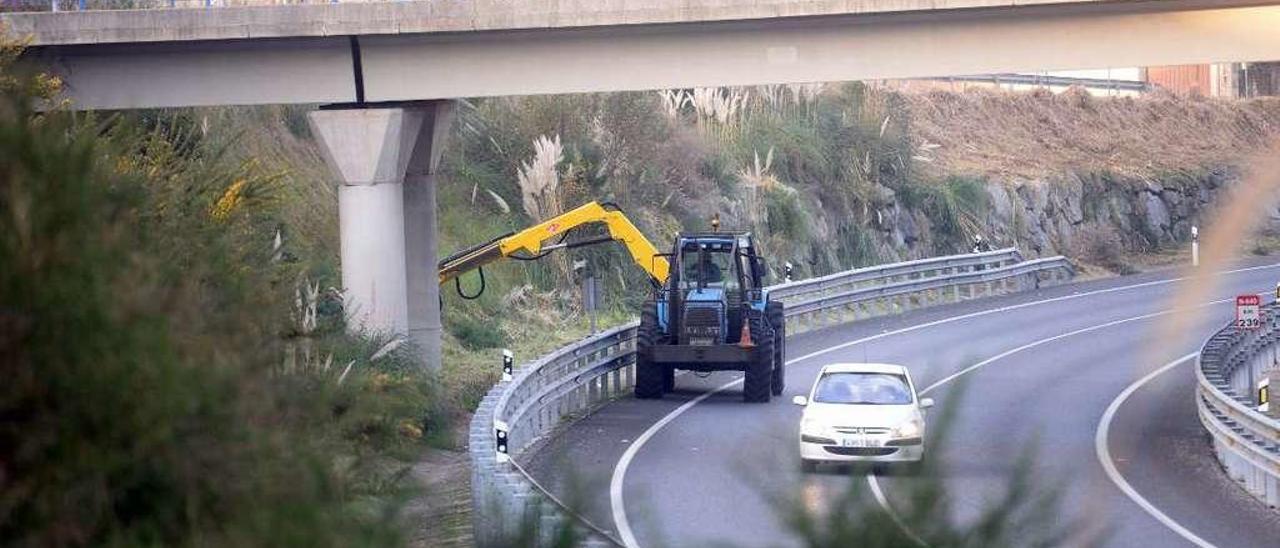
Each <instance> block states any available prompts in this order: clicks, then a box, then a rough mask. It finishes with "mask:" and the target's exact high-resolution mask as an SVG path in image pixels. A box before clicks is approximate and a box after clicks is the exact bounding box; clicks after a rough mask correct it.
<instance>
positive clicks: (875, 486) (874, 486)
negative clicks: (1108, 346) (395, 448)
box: [866, 299, 1234, 536]
mask: <svg viewBox="0 0 1280 548" xmlns="http://www.w3.org/2000/svg"><path fill="white" fill-rule="evenodd" d="M1233 300H1234V299H1221V300H1217V301H1210V302H1207V303H1204V304H1201V305H1197V306H1196V307H1195V308H1204V307H1208V306H1213V305H1215V304H1223V303H1228V302H1231V301H1233ZM1173 312H1175V311H1174V310H1162V311H1160V312H1153V313H1151V314H1143V315H1141V316H1133V317H1130V318H1124V319H1120V320H1114V321H1110V322H1106V323H1101V324H1098V325H1093V326H1089V327H1085V328H1081V329H1076V330H1074V331H1068V332H1066V333H1061V334H1058V335H1054V336H1052V337H1046V338H1043V339H1040V340H1038V341H1033V342H1030V343H1027V344H1024V345H1022V346H1019V347H1017V348H1013V349H1010V350H1006V351H1004V352H1001V353H999V354H996V355H995V356H992V357H990V358H987V359H985V360H982V361H980V362H978V363H975V364H973V365H971V366H969V367H966V368H964V369H961V370H959V371H957V372H955V373H952V374H950V375H948V376H946V377H943V378H942V379H941V380H939V381H937V382H935V383H933V384H931V385H929V386H927V387H925V389H924V390H921V391H920V395H921V396H924V395H926V394H928V393H929V392H932V391H934V390H936V389H938V388H941V387H942V385H944V384H947V383H949V382H951V381H953V380H956V379H958V378H960V377H962V376H964V375H967V374H969V373H972V372H974V371H977V370H978V369H981V368H983V367H985V366H987V365H989V364H991V363H994V362H996V361H999V360H1001V359H1004V358H1007V357H1009V356H1012V355H1014V354H1017V353H1019V352H1022V351H1024V350H1029V349H1031V348H1035V347H1037V346H1040V345H1043V344H1048V343H1051V342H1054V341H1058V340H1062V339H1065V338H1068V337H1074V336H1076V335H1082V334H1084V333H1088V332H1090V331H1097V330H1099V329H1106V328H1109V327H1115V326H1117V325H1121V324H1125V323H1129V322H1136V321H1142V320H1149V319H1151V318H1155V317H1159V316H1165V315H1168V314H1172V313H1173ZM1184 359H1185V358H1184ZM1165 369H1168V367H1167V366H1166V367H1165ZM1161 371H1163V369H1162V370H1160V371H1157V372H1156V373H1153V374H1151V375H1148V376H1147V377H1145V378H1143V379H1142V380H1140V381H1138V383H1136V384H1137V385H1140V384H1141V383H1143V382H1146V381H1147V380H1149V379H1150V378H1151V377H1154V376H1155V375H1156V374H1158V373H1160V372H1161ZM1135 386H1136V385H1135ZM1130 388H1133V386H1131V387H1130ZM1121 396H1122V397H1128V395H1127V394H1121ZM1112 405H1113V406H1114V407H1119V406H1118V405H1116V404H1114V403H1113V404H1112ZM1108 411H1113V410H1112V409H1108ZM1103 417H1104V419H1105V418H1106V415H1103ZM1108 420H1109V419H1108ZM1104 467H1105V465H1104ZM866 478H867V484H868V485H870V486H871V491H872V493H873V494H875V495H876V497H875V498H876V501H877V502H879V503H880V506H881V507H882V508H884V509H885V511H887V512H889V514H890V515H893V516H894V521H897V513H896V512H895V511H894V510H893V507H892V506H890V505H889V499H888V498H887V497H885V496H884V495H883V492H882V491H881V489H880V482H879V481H878V480H877V479H876V476H875V474H867V476H866ZM1112 481H1115V478H1112ZM1120 481H1124V480H1123V479H1120ZM1117 485H1119V483H1117ZM1126 485H1127V484H1126ZM1121 489H1122V490H1123V489H1124V488H1123V487H1121ZM1128 493H1129V492H1128V491H1126V494H1128ZM1133 497H1138V498H1137V499H1134V501H1135V502H1138V500H1139V499H1141V498H1142V497H1141V496H1139V495H1138V494H1137V493H1136V492H1133V493H1132V494H1130V498H1133ZM1145 502H1146V501H1145V500H1143V501H1142V502H1138V505H1139V506H1143V504H1144V503H1145ZM1143 509H1144V510H1147V512H1148V513H1150V512H1155V513H1154V514H1152V515H1153V516H1156V519H1160V516H1163V515H1164V514H1160V512H1159V510H1156V509H1155V508H1154V507H1151V506H1150V505H1147V506H1143ZM1157 514H1159V515H1157ZM1161 522H1162V523H1164V524H1165V525H1168V526H1169V527H1170V528H1171V529H1173V530H1174V532H1177V533H1178V534H1182V532H1181V531H1179V529H1181V527H1179V526H1178V525H1177V524H1176V523H1173V522H1172V521H1169V522H1164V520H1161ZM897 523H898V524H899V525H902V523H901V522H900V521H897ZM903 531H906V532H907V533H908V534H912V535H913V536H914V534H913V533H912V532H911V531H910V530H907V529H906V527H903ZM1183 531H1185V529H1183ZM1188 534H1190V533H1188ZM1184 536H1185V535H1184Z"/></svg>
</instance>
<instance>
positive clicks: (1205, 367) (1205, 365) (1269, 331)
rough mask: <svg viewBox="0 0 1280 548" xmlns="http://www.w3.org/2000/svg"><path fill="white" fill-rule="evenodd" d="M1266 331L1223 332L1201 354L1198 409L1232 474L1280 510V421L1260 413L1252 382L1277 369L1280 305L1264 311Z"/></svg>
mask: <svg viewBox="0 0 1280 548" xmlns="http://www.w3.org/2000/svg"><path fill="white" fill-rule="evenodd" d="M1263 314H1265V317H1266V318H1267V319H1266V320H1265V322H1264V324H1263V328H1262V329H1258V330H1249V331H1246V330H1240V329H1236V328H1235V327H1234V325H1228V326H1227V327H1225V328H1223V329H1221V330H1219V331H1218V332H1217V333H1215V334H1214V335H1213V336H1212V337H1210V338H1209V340H1208V341H1206V342H1205V344H1204V346H1203V347H1202V348H1201V349H1200V355H1199V358H1198V359H1197V364H1196V380H1197V383H1196V409H1197V410H1198V413H1199V416H1200V422H1201V424H1203V425H1204V427H1205V429H1206V430H1208V432H1209V434H1210V436H1211V437H1212V438H1213V446H1214V453H1215V454H1216V455H1217V457H1218V461H1219V462H1221V463H1222V466H1223V468H1225V469H1226V471H1227V475H1228V476H1230V477H1231V478H1232V479H1233V480H1235V481H1236V482H1238V483H1239V484H1240V485H1241V486H1242V487H1244V489H1245V490H1246V491H1248V492H1249V493H1250V494H1252V495H1253V496H1255V497H1257V498H1258V499H1260V500H1262V501H1263V502H1265V503H1267V504H1268V505H1269V506H1271V507H1277V506H1280V420H1277V419H1275V418H1272V417H1268V416H1266V415H1264V414H1262V413H1260V412H1258V411H1257V410H1256V409H1255V407H1254V406H1255V405H1257V402H1255V401H1253V383H1254V382H1255V381H1256V380H1257V379H1258V378H1259V376H1260V375H1261V373H1262V372H1263V371H1265V370H1267V369H1271V368H1273V367H1275V364H1276V359H1277V355H1276V353H1277V350H1278V346H1280V345H1277V342H1278V341H1280V318H1278V317H1277V314H1280V306H1277V304H1276V303H1271V304H1269V305H1266V306H1264V307H1263Z"/></svg>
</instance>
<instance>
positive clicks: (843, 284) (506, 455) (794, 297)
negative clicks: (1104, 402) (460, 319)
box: [470, 249, 1074, 546]
mask: <svg viewBox="0 0 1280 548" xmlns="http://www.w3.org/2000/svg"><path fill="white" fill-rule="evenodd" d="M1073 275H1074V270H1073V269H1072V266H1071V264H1070V263H1069V262H1068V261H1067V260H1066V259H1064V258H1062V257H1053V258H1048V259H1038V260H1034V261H1022V260H1021V256H1020V255H1019V254H1018V252H1017V251H1016V250H1013V249H1004V250H999V251H992V252H987V253H978V254H971V255H955V256H949V257H938V258H933V259H924V260H919V261H908V262H903V263H895V264H890V265H883V266H876V267H870V268H862V269H855V270H849V271H845V272H840V273H837V274H833V275H830V276H823V277H820V278H813V279H810V280H803V281H797V282H791V283H787V284H781V285H777V286H773V287H771V288H770V289H769V291H770V294H771V295H772V296H774V297H775V298H778V299H780V300H783V302H785V303H786V317H787V327H788V332H789V333H795V332H797V331H800V330H803V329H813V328H817V327H821V326H823V325H833V324H835V323H839V322H845V321H850V320H855V319H862V318H867V317H872V316H880V315H886V314H896V313H899V312H902V311H905V310H910V309H913V308H919V307H924V306H931V305H936V304H942V303H953V302H959V301H964V300H968V299H972V298H979V297H984V296H990V295H999V294H1005V293H1011V292H1016V291H1023V290H1027V289H1033V288H1036V287H1040V286H1041V284H1044V283H1055V282H1060V281H1063V280H1066V279H1069V278H1070V277H1071V276H1073ZM636 327H637V324H636V323H634V322H633V323H630V324H627V325H623V326H619V327H615V328H613V329H610V330H607V331H605V332H603V333H599V334H596V335H593V336H591V337H588V338H586V339H583V340H581V341H578V342H575V343H573V344H570V345H568V346H565V347H563V348H560V349H558V350H556V351H554V352H552V353H550V354H548V355H546V356H543V357H541V358H538V359H536V360H534V361H532V362H529V363H528V364H526V365H525V366H523V367H521V368H520V369H519V370H517V371H516V372H515V374H514V375H513V376H512V378H511V379H510V380H505V381H502V382H500V383H498V384H497V385H495V386H494V387H493V389H491V390H490V391H489V393H488V394H487V395H486V396H485V398H484V399H483V400H482V402H481V403H480V406H479V408H478V409H477V410H476V413H475V415H474V417H473V418H472V421H471V431H470V457H471V464H472V471H471V482H472V483H471V490H472V496H473V498H472V510H473V512H472V520H473V524H474V529H475V538H476V541H477V543H478V544H480V545H482V546H501V545H504V544H505V543H506V542H508V541H509V540H510V539H511V538H514V536H515V535H518V534H520V533H521V532H522V531H524V532H528V531H529V530H531V529H536V530H537V531H538V533H537V534H539V535H541V536H543V538H544V540H548V541H549V540H550V535H551V534H553V533H554V532H555V531H556V530H557V529H558V528H559V527H562V526H564V525H565V524H568V526H571V527H575V528H577V529H578V531H579V532H580V533H581V534H582V535H584V536H585V537H586V538H587V539H588V545H596V546H609V545H620V542H619V541H618V540H617V539H616V538H613V537H612V536H611V535H610V533H609V532H608V531H606V530H604V529H603V528H601V527H598V526H596V525H595V524H591V523H589V522H588V521H587V520H585V519H583V518H582V517H581V516H579V515H577V514H575V513H573V511H572V509H570V508H568V507H567V506H566V505H564V504H563V503H562V502H561V501H559V500H558V499H556V497H555V496H554V495H553V494H552V493H550V492H549V491H547V490H545V489H543V488H542V486H540V485H538V484H537V482H536V480H534V479H533V478H532V476H530V475H529V474H527V473H526V472H525V471H524V469H523V468H522V467H521V466H520V461H523V460H526V459H527V457H528V456H529V455H532V454H533V453H534V452H536V451H537V449H538V447H539V446H540V444H539V442H540V441H543V440H546V439H549V438H550V437H551V436H552V435H553V434H554V432H555V430H556V428H557V427H559V426H561V425H563V424H565V423H566V422H567V421H569V420H572V419H575V418H580V417H583V416H586V415H587V414H589V413H591V412H592V411H594V410H595V409H597V408H599V407H600V406H602V405H604V404H606V403H608V402H609V401H611V400H613V399H615V398H618V397H622V396H626V395H629V394H630V393H631V389H632V387H633V385H634V382H635V354H634V352H635V335H636Z"/></svg>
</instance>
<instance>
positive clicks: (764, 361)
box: [742, 314, 773, 403]
mask: <svg viewBox="0 0 1280 548" xmlns="http://www.w3.org/2000/svg"><path fill="white" fill-rule="evenodd" d="M750 321H751V327H750V329H751V341H752V342H754V343H755V344H756V349H755V352H753V353H752V356H751V361H749V362H747V364H746V374H745V375H744V376H743V377H744V378H743V380H742V399H743V401H746V402H748V403H769V395H770V391H771V388H772V384H773V330H772V329H769V323H768V321H767V320H766V319H765V317H764V315H762V314H752V318H751V320H750Z"/></svg>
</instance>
